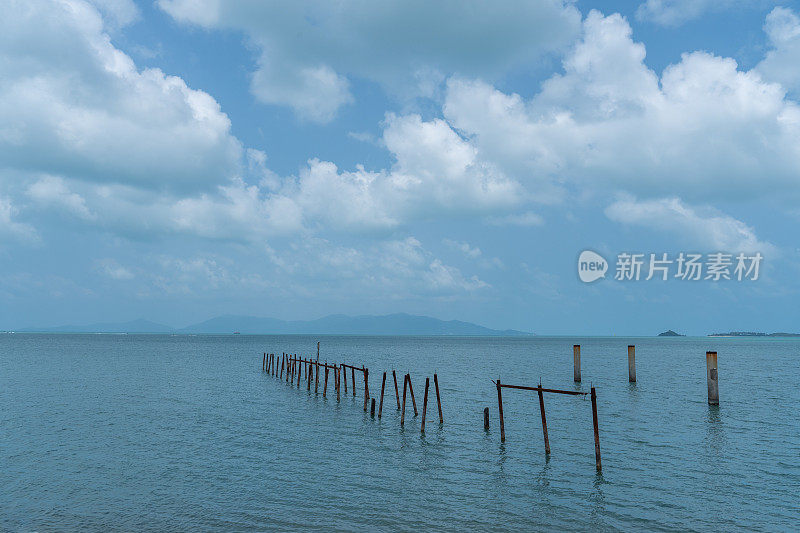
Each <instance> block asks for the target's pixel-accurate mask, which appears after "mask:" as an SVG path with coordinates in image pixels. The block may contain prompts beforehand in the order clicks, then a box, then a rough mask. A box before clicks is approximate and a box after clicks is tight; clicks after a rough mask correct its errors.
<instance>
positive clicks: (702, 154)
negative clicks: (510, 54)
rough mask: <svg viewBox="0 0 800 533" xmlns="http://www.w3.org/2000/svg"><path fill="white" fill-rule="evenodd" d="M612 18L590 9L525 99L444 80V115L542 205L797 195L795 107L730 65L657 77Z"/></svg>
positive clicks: (699, 66) (690, 64)
mask: <svg viewBox="0 0 800 533" xmlns="http://www.w3.org/2000/svg"><path fill="white" fill-rule="evenodd" d="M644 56H645V49H644V46H643V45H642V44H640V43H635V42H633V40H632V39H631V28H630V26H629V25H628V23H627V22H626V21H625V19H624V18H622V17H621V16H619V15H611V16H609V17H604V16H602V15H601V14H600V13H598V12H596V11H593V12H591V13H590V14H589V15H588V16H587V18H586V20H585V22H584V32H583V37H582V38H581V40H580V41H579V42H578V43H577V45H576V46H575V48H574V49H573V51H572V52H571V53H570V54H568V55H567V57H566V58H565V60H564V72H563V74H558V75H555V76H553V77H551V78H550V79H548V80H546V81H545V82H544V83H543V85H542V90H541V92H540V93H539V94H537V95H536V96H535V97H533V98H532V99H531V100H529V101H525V100H524V99H523V98H521V97H520V96H519V95H516V94H510V95H509V94H505V93H502V92H500V91H498V90H497V89H495V88H493V87H492V86H490V85H488V84H486V83H484V82H482V81H472V80H465V79H463V78H453V79H451V80H450V81H449V83H448V91H447V97H446V101H445V105H444V113H445V117H446V118H447V120H448V121H449V122H450V123H451V124H452V125H453V126H454V127H455V128H457V129H458V131H460V132H461V133H462V134H463V135H464V136H465V137H466V138H468V139H469V140H470V142H471V144H472V146H474V147H475V150H476V157H477V158H478V159H479V160H482V161H491V162H492V163H493V164H494V166H495V168H497V169H498V171H499V172H502V173H503V174H504V175H507V176H509V177H510V178H514V179H516V180H518V181H519V182H521V183H522V185H523V186H525V187H526V188H527V189H528V190H530V191H531V192H532V193H533V196H534V197H536V198H538V199H539V200H543V201H545V200H549V201H559V200H560V199H561V198H562V197H563V195H564V194H565V193H566V191H568V190H573V189H577V190H580V191H581V192H584V193H586V192H587V191H592V190H594V191H599V192H601V193H602V192H603V191H606V190H608V189H609V188H611V189H612V190H613V189H622V190H629V191H632V192H639V193H644V194H647V195H653V194H678V195H680V196H682V197H686V198H695V199H700V198H706V197H708V195H714V196H715V197H728V198H747V199H751V198H753V197H754V196H761V195H769V194H771V193H773V191H775V190H780V191H781V193H782V196H784V197H785V196H786V193H787V192H789V191H791V192H792V194H796V193H797V192H798V189H800V178H799V177H798V174H797V168H798V166H800V108H798V106H797V104H796V103H795V102H794V101H792V100H789V99H787V98H786V96H785V91H784V90H783V88H782V87H781V86H780V85H778V84H773V83H767V82H766V81H764V80H763V79H762V78H761V76H760V75H759V74H758V73H757V72H755V71H741V70H738V68H737V64H736V62H735V61H734V60H733V59H730V58H722V57H716V56H713V55H711V54H708V53H705V52H694V53H689V54H684V55H683V56H682V58H681V61H680V62H679V63H677V64H674V65H670V66H669V67H667V68H666V69H665V70H664V72H663V74H662V75H661V77H660V78H659V76H657V75H656V74H655V73H654V72H653V71H652V70H650V69H648V68H647V66H646V65H645V64H644V62H643V60H644Z"/></svg>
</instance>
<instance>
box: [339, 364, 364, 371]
mask: <svg viewBox="0 0 800 533" xmlns="http://www.w3.org/2000/svg"><path fill="white" fill-rule="evenodd" d="M342 367H343V368H352V369H353V370H358V371H359V372H363V371H364V369H363V368H359V367H357V366H353V365H346V364H344V363H342Z"/></svg>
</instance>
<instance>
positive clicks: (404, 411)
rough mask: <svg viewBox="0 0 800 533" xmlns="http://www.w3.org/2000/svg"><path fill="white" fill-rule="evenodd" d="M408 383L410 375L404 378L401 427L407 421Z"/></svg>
mask: <svg viewBox="0 0 800 533" xmlns="http://www.w3.org/2000/svg"><path fill="white" fill-rule="evenodd" d="M407 383H408V374H406V375H405V376H404V377H403V408H402V409H401V410H400V426H403V424H404V423H405V421H406V384H407Z"/></svg>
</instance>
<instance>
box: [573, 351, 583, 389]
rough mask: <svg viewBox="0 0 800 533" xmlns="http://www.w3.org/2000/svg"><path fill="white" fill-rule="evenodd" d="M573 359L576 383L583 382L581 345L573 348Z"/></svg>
mask: <svg viewBox="0 0 800 533" xmlns="http://www.w3.org/2000/svg"><path fill="white" fill-rule="evenodd" d="M572 359H573V364H574V369H573V374H574V378H575V383H580V382H581V345H580V344H576V345H574V346H573V347H572Z"/></svg>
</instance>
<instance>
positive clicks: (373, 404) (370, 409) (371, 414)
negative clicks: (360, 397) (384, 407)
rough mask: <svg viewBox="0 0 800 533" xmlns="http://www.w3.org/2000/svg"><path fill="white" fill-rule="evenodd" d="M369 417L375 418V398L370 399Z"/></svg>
mask: <svg viewBox="0 0 800 533" xmlns="http://www.w3.org/2000/svg"><path fill="white" fill-rule="evenodd" d="M369 416H371V417H372V418H375V398H372V407H370V408H369Z"/></svg>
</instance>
